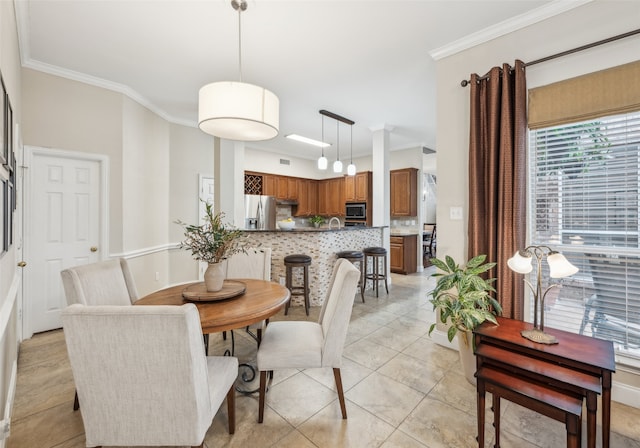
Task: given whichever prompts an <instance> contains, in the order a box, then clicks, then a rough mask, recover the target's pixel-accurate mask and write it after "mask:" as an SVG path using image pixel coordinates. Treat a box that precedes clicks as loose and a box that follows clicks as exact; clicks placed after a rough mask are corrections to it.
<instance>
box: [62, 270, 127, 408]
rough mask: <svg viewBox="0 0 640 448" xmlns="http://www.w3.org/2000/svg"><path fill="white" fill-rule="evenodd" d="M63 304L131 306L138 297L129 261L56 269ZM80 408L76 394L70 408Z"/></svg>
mask: <svg viewBox="0 0 640 448" xmlns="http://www.w3.org/2000/svg"><path fill="white" fill-rule="evenodd" d="M60 276H61V277H62V286H63V287H64V293H65V296H66V299H67V305H73V304H75V303H79V304H80V305H90V306H94V305H131V304H133V302H135V301H136V300H138V291H137V290H136V285H135V282H134V281H133V276H132V275H131V270H130V269H129V264H128V263H127V260H125V259H124V258H119V259H114V260H106V261H98V262H96V263H90V264H83V265H78V266H74V267H72V268H68V269H64V270H63V271H61V272H60ZM79 407H80V403H79V401H78V393H77V392H76V395H75V398H74V400H73V410H74V411H77V410H78V408H79Z"/></svg>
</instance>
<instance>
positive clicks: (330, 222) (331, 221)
mask: <svg viewBox="0 0 640 448" xmlns="http://www.w3.org/2000/svg"><path fill="white" fill-rule="evenodd" d="M334 219H335V220H336V221H337V222H338V229H339V228H340V219H338V218H337V217H335V216H334V217H333V218H331V219H330V220H329V228H331V224H332V223H333V220H334Z"/></svg>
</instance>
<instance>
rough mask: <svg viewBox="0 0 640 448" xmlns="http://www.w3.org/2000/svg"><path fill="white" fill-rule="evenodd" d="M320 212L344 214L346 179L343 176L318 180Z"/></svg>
mask: <svg viewBox="0 0 640 448" xmlns="http://www.w3.org/2000/svg"><path fill="white" fill-rule="evenodd" d="M318 214H319V215H322V216H344V179H343V178H342V177H335V178H332V179H323V180H320V181H318Z"/></svg>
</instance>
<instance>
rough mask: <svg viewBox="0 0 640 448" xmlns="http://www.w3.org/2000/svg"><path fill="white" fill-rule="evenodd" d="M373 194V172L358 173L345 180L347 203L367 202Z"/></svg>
mask: <svg viewBox="0 0 640 448" xmlns="http://www.w3.org/2000/svg"><path fill="white" fill-rule="evenodd" d="M370 193H371V172H370V171H365V172H363V173H356V175H355V176H346V177H345V178H344V196H345V198H344V200H345V201H346V202H367V201H368V200H369V194H370Z"/></svg>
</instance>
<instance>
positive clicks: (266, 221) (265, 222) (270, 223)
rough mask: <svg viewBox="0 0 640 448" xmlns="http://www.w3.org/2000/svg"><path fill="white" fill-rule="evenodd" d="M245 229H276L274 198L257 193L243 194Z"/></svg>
mask: <svg viewBox="0 0 640 448" xmlns="http://www.w3.org/2000/svg"><path fill="white" fill-rule="evenodd" d="M244 227H245V229H256V230H275V229H276V198H275V197H274V196H264V195H259V194H245V195H244Z"/></svg>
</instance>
